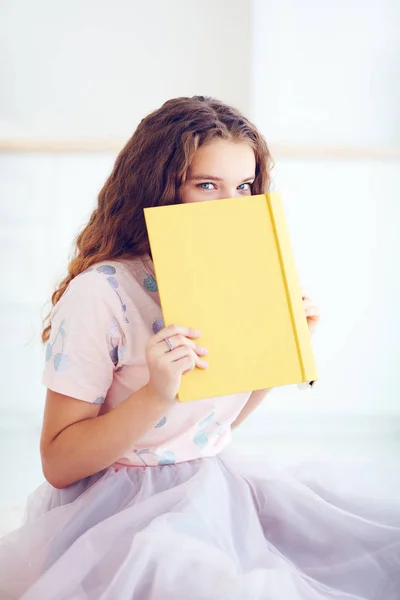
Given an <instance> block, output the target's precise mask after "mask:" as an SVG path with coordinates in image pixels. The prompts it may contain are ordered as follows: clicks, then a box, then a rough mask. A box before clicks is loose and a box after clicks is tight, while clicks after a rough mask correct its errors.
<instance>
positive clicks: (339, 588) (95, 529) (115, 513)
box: [0, 454, 400, 600]
mask: <svg viewBox="0 0 400 600" xmlns="http://www.w3.org/2000/svg"><path fill="white" fill-rule="evenodd" d="M371 468H372V467H370V466H369V467H368V466H367V465H363V464H361V465H354V466H353V467H351V466H350V465H344V466H341V467H340V466H338V467H336V468H335V467H333V466H329V465H324V464H308V465H304V466H303V467H299V468H297V469H294V468H293V469H281V470H280V469H277V468H275V467H272V466H271V465H269V464H264V463H260V464H258V465H256V464H255V463H250V464H249V463H246V462H244V463H243V464H242V462H241V459H240V460H239V459H238V458H236V457H235V458H234V457H233V456H232V455H229V454H223V455H221V456H220V457H218V458H209V459H201V460H196V461H192V462H186V463H182V464H177V465H168V466H162V467H149V468H122V469H120V470H116V469H115V468H110V469H108V470H106V471H104V472H102V473H99V474H98V475H96V476H93V477H90V478H88V479H86V480H83V481H81V482H78V483H76V484H74V485H72V486H70V487H69V488H67V489H65V490H55V489H53V488H52V487H51V486H49V485H48V484H44V485H43V486H41V487H40V488H39V489H38V490H37V491H36V492H35V493H34V494H33V495H32V497H31V499H30V501H29V504H28V509H27V516H26V519H25V524H24V526H23V527H21V528H20V529H18V530H17V531H14V532H12V533H11V534H9V535H8V536H6V537H5V538H3V540H1V541H0V598H1V600H8V599H11V598H18V599H23V600H64V599H65V600H67V599H68V600H71V599H73V600H81V599H85V600H86V599H88V600H125V599H126V600H128V599H129V600H130V599H134V600H172V599H174V600H224V599H226V600H228V599H229V600H245V599H246V600H256V599H257V600H328V599H334V600H399V599H400V475H399V470H398V468H396V466H393V467H389V466H387V467H386V468H385V469H383V468H381V467H379V468H376V469H375V470H374V471H371Z"/></svg>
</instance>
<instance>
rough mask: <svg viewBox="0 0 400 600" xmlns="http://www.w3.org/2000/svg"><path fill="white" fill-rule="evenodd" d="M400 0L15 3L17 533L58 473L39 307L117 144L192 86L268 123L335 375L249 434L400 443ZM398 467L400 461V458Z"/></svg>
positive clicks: (0, 100) (5, 62)
mask: <svg viewBox="0 0 400 600" xmlns="http://www.w3.org/2000/svg"><path fill="white" fill-rule="evenodd" d="M399 34H400V3H399V2H398V0H337V1H336V2H334V3H332V2H328V1H327V0H302V2H298V1H297V0H147V2H144V1H140V0H113V1H112V2H111V0H79V1H78V0H70V1H69V2H68V3H66V2H54V1H53V0H36V1H35V2H29V0H0V55H1V57H2V61H1V64H0V80H1V82H2V93H1V97H0V199H1V204H0V215H1V226H0V252H1V256H0V259H1V265H2V273H3V275H2V281H1V294H0V309H1V310H0V323H1V331H2V340H3V342H2V344H1V349H0V353H1V355H0V370H1V371H0V374H1V384H2V393H1V395H0V469H1V475H2V478H1V481H2V484H1V489H0V532H5V531H7V530H9V529H11V528H12V527H14V526H16V525H17V524H18V523H19V521H20V519H21V516H22V514H23V509H24V505H25V500H26V496H27V494H28V493H29V492H30V491H31V490H33V489H34V488H35V487H36V486H37V485H38V484H39V483H40V482H41V481H42V474H41V468H40V460H39V448H38V444H39V434H40V424H41V417H42V410H43V403H44V394H45V389H44V388H43V387H42V385H41V381H40V380H41V372H42V367H43V360H44V359H43V349H42V346H41V343H40V333H41V319H42V317H43V316H44V314H45V313H46V310H47V308H48V304H47V302H48V300H49V298H50V295H51V292H52V290H53V288H54V286H55V284H56V282H57V281H58V280H60V279H61V278H62V277H63V276H64V272H65V269H66V265H67V261H68V257H69V255H70V253H71V249H72V241H73V239H74V238H75V236H76V234H77V233H78V231H79V230H80V228H81V227H82V226H83V225H84V224H85V223H86V221H87V219H88V216H89V214H90V212H91V211H92V209H93V207H94V204H95V202H96V196H97V194H98V192H99V190H100V188H101V186H102V184H103V183H104V181H105V179H106V177H107V176H108V174H109V172H110V170H111V168H112V165H113V162H114V160H115V157H116V155H117V153H118V151H119V149H120V148H122V146H123V145H124V143H125V141H126V140H127V138H128V137H130V135H131V134H132V132H133V130H134V129H135V127H136V126H137V124H138V123H139V121H140V119H141V118H142V117H143V116H144V115H146V114H147V113H149V112H150V111H152V110H153V109H155V108H157V107H159V105H160V104H161V103H163V102H164V101H165V100H167V99H168V98H171V97H175V96H181V95H184V96H188V95H189V96H190V95H194V94H203V95H210V96H216V97H218V98H220V99H222V100H224V101H226V102H228V103H231V104H233V105H235V106H237V107H238V108H240V109H241V110H242V111H243V112H244V113H245V114H246V115H247V116H249V117H250V119H251V120H253V121H254V122H255V123H256V124H257V125H258V127H259V128H260V130H261V132H262V133H263V134H264V135H265V137H266V139H267V141H268V143H269V145H270V147H271V150H272V153H273V156H274V158H275V163H276V165H275V169H274V173H273V188H274V189H275V190H277V191H280V192H281V193H282V196H283V200H284V204H285V208H286V215H287V220H288V225H289V229H290V233H291V238H292V245H293V249H294V253H295V258H296V263H297V266H298V270H299V274H300V279H301V282H302V284H303V286H304V287H305V288H306V289H308V290H309V291H310V294H311V295H312V296H313V297H315V299H316V300H317V301H318V303H319V305H320V309H321V312H322V315H323V319H322V322H321V325H320V329H319V331H318V332H317V333H316V335H315V337H314V348H315V354H316V359H317V364H318V368H319V375H320V381H319V383H318V385H317V387H316V388H315V389H314V390H312V391H306V392H302V391H299V390H298V389H297V387H296V386H289V387H285V388H280V389H276V390H274V391H273V392H272V394H270V396H269V398H268V399H267V400H266V401H265V402H264V404H263V405H262V406H261V407H260V408H259V410H258V412H257V413H256V415H255V416H253V417H251V418H250V419H249V420H248V421H247V422H246V423H245V424H244V425H242V427H241V428H240V429H239V430H238V432H237V434H235V444H236V445H237V447H238V449H239V451H240V452H243V453H249V454H251V453H257V454H264V455H267V456H269V457H270V459H271V461H276V462H278V463H282V464H288V463H292V462H296V461H298V460H308V459H311V460H319V459H321V458H332V457H334V458H335V459H338V460H348V459H349V458H354V457H355V458H360V459H361V460H363V459H365V458H370V457H373V458H374V457H379V458H382V457H383V458H385V457H392V458H393V457H396V456H398V455H400V453H399V448H400V382H399V374H400V368H399V358H400V335H399V334H400V327H399V306H400V278H399V268H398V262H399V258H400V242H399V235H398V232H399V226H400V218H399V217H400V209H399V196H400V169H399V166H400V111H399V107H400V78H399V73H400V35H399ZM399 472H400V459H399Z"/></svg>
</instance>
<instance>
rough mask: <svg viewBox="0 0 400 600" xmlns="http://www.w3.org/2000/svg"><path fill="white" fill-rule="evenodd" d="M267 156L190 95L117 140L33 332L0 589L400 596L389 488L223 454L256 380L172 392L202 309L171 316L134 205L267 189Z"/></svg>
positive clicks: (197, 351)
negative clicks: (35, 385)
mask: <svg viewBox="0 0 400 600" xmlns="http://www.w3.org/2000/svg"><path fill="white" fill-rule="evenodd" d="M270 164H271V161H270V155H269V152H268V149H267V146H266V144H265V141H264V140H263V138H262V137H261V136H260V134H259V133H258V132H257V130H256V128H255V127H254V126H253V125H252V124H251V123H250V122H249V121H248V120H247V119H246V118H245V117H243V116H242V115H241V114H240V113H239V112H238V111H236V110H234V109H233V108H231V107H229V106H226V105H224V104H222V103H221V102H219V101H216V100H213V99H209V98H204V97H201V96H200V97H194V98H178V99H175V100H170V101H169V102H167V103H165V104H164V105H163V106H162V107H161V108H160V109H159V110H157V111H155V112H154V113H152V114H151V115H149V116H148V117H146V118H145V119H144V120H143V121H142V122H141V123H140V125H139V127H138V128H137V130H136V132H135V133H134V135H133V136H132V138H131V139H130V140H129V142H128V143H127V145H126V146H125V148H124V149H123V150H122V152H121V153H120V155H119V156H118V158H117V160H116V163H115V166H114V169H113V171H112V173H111V175H110V177H109V179H108V181H107V182H106V184H105V186H104V188H103V189H102V191H101V192H100V195H99V199H98V205H97V207H96V209H95V210H94V212H93V214H92V216H91V218H90V220H89V223H88V225H87V226H86V227H85V229H84V230H83V231H82V233H81V234H80V235H79V237H78V240H77V252H76V255H75V258H74V259H73V260H72V261H71V263H70V265H69V269H68V276H67V277H66V278H65V279H64V281H63V282H62V283H61V285H60V286H59V288H58V289H57V290H56V291H55V293H54V294H53V298H52V300H53V305H54V308H53V311H52V313H51V320H50V323H49V324H48V325H47V326H46V328H45V330H44V332H43V341H44V342H46V343H47V345H46V365H45V371H44V377H43V381H44V384H45V386H46V387H47V398H46V408H45V414H44V422H43V431H42V438H41V455H42V463H43V471H44V474H45V477H46V479H47V481H48V483H46V484H44V485H43V486H42V487H41V488H39V490H38V491H37V492H36V493H35V494H34V495H33V497H32V499H31V501H30V505H29V507H28V513H27V519H26V523H25V524H24V526H23V527H22V528H21V529H20V530H17V531H16V532H14V533H12V534H10V535H9V536H7V537H6V538H5V539H4V540H3V541H2V544H1V547H0V591H1V594H0V597H1V598H2V599H5V598H23V599H24V600H54V599H60V600H61V599H74V600H78V599H91V600H99V599H102V600H106V599H107V600H117V599H118V600H125V599H134V600H153V599H154V600H169V599H174V600H176V599H178V600H180V599H182V600H184V599H189V598H190V599H191V600H217V599H218V600H222V599H228V598H229V599H230V600H232V599H237V600H239V599H243V600H244V599H248V600H256V599H257V600H267V599H271V600H295V599H296V600H297V599H301V600H322V599H323V600H326V599H328V598H332V599H333V598H334V599H335V600H344V599H346V600H349V599H354V600H356V599H357V600H360V599H362V600H396V599H397V600H398V599H399V598H400V506H399V505H397V504H396V498H397V499H398V498H400V495H398V496H396V498H395V497H394V495H389V493H388V495H386V496H384V497H382V498H381V500H380V501H379V502H378V501H377V495H376V494H374V493H373V486H375V485H376V486H380V485H381V483H380V482H379V481H378V480H375V479H374V480H373V481H372V485H371V486H370V487H368V486H365V482H364V483H363V487H361V482H359V483H358V485H357V487H356V488H355V491H354V492H353V493H350V491H349V490H347V493H346V494H342V495H339V493H338V489H339V488H338V486H337V485H336V486H334V485H333V484H334V481H335V479H334V474H333V472H332V471H329V472H328V473H325V478H324V477H323V474H321V475H320V477H319V478H313V477H312V475H311V473H310V472H309V473H308V474H307V471H305V473H306V474H305V475H300V473H297V474H296V473H294V472H290V471H289V470H287V471H286V470H285V471H282V472H280V471H277V470H275V469H273V468H272V467H271V466H270V465H268V464H264V465H262V466H261V465H260V466H257V467H251V466H249V465H242V464H241V462H240V461H239V459H238V458H232V457H230V455H228V454H226V452H225V451H224V449H225V447H226V446H227V444H228V443H229V441H230V438H231V429H233V428H234V427H236V426H237V425H238V424H240V423H241V421H243V419H244V418H246V416H247V415H248V414H249V413H250V412H251V411H252V410H253V409H254V408H255V407H256V406H257V405H258V404H259V403H260V402H261V400H262V398H263V397H264V396H265V394H266V393H267V390H265V391H263V392H260V391H257V392H252V393H251V392H249V393H247V394H236V395H232V396H228V397H219V398H208V399H205V400H202V401H196V402H189V403H179V402H177V401H176V399H175V398H176V394H177V390H178V388H179V384H180V380H181V377H184V376H185V373H186V372H187V371H189V370H191V369H193V368H195V367H197V368H199V369H206V368H207V349H206V348H202V347H201V346H200V345H199V344H198V343H197V340H198V338H199V337H200V332H199V331H196V329H195V327H196V323H178V324H176V325H173V326H171V327H167V328H165V327H164V323H163V320H162V315H161V309H160V303H159V297H158V292H157V283H156V279H155V276H154V270H153V264H152V261H151V256H150V248H149V241H148V238H147V233H146V227H145V222H144V217H143V209H144V208H145V207H149V206H161V205H168V204H176V203H180V202H201V201H203V200H210V199H211V200H215V201H218V199H221V198H229V197H233V196H238V195H243V196H246V195H250V194H259V193H263V192H267V191H268V188H269V182H270ZM199 251H201V249H200V248H199ZM303 300H304V308H305V311H306V316H307V319H308V322H309V326H310V329H313V328H314V326H315V324H316V323H317V321H318V318H319V315H318V311H317V309H316V307H315V306H314V304H313V303H312V301H311V299H309V298H307V297H306V296H304V298H303ZM223 451H224V452H223ZM355 474H359V472H355ZM371 477H372V475H371ZM375 477H376V475H374V478H375ZM327 479H328V480H329V479H331V482H330V484H327ZM354 483H355V482H354Z"/></svg>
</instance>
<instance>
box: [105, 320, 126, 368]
mask: <svg viewBox="0 0 400 600" xmlns="http://www.w3.org/2000/svg"><path fill="white" fill-rule="evenodd" d="M108 339H109V341H110V346H111V350H110V358H111V360H112V361H113V363H114V365H115V366H116V365H117V364H118V363H119V362H121V361H122V360H123V358H124V356H125V353H126V347H125V346H124V344H123V343H122V339H123V333H122V330H121V327H120V324H119V323H118V319H116V318H115V317H113V326H112V327H111V329H110V331H109V332H108Z"/></svg>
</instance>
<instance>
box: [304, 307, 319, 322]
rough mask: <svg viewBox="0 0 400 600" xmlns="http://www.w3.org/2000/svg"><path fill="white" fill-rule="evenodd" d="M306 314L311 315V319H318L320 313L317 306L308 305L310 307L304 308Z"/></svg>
mask: <svg viewBox="0 0 400 600" xmlns="http://www.w3.org/2000/svg"><path fill="white" fill-rule="evenodd" d="M306 316H307V317H312V318H313V319H319V318H320V314H319V311H318V308H317V307H316V306H310V307H308V308H306Z"/></svg>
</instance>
